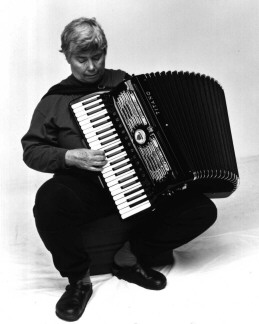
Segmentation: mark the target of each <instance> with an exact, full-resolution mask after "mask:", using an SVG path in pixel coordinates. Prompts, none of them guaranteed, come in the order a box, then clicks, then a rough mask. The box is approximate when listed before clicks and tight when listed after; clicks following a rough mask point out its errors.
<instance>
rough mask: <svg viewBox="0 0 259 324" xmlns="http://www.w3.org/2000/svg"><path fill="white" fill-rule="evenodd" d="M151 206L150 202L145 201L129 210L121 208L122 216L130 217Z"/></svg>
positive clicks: (123, 217)
mask: <svg viewBox="0 0 259 324" xmlns="http://www.w3.org/2000/svg"><path fill="white" fill-rule="evenodd" d="M149 207H151V204H150V202H149V201H145V202H143V203H142V204H140V205H138V206H136V207H135V208H132V209H130V210H129V211H124V210H121V211H120V214H121V218H122V219H125V218H127V217H130V216H132V215H135V214H137V213H139V212H141V211H143V210H145V209H147V208H149Z"/></svg>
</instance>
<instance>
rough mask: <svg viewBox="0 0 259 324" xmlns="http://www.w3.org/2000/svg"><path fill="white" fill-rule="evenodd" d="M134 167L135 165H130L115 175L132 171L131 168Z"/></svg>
mask: <svg viewBox="0 0 259 324" xmlns="http://www.w3.org/2000/svg"><path fill="white" fill-rule="evenodd" d="M132 169H133V167H132V166H130V167H128V168H127V169H123V170H122V171H119V172H116V173H115V174H114V175H115V176H116V177H118V176H119V175H121V174H123V173H125V172H128V171H130V170H132ZM119 182H120V181H119Z"/></svg>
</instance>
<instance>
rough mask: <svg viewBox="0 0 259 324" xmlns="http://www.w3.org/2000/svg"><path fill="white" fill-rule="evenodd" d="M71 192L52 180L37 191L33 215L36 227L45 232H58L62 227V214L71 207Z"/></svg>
mask: <svg viewBox="0 0 259 324" xmlns="http://www.w3.org/2000/svg"><path fill="white" fill-rule="evenodd" d="M71 199H73V195H71V192H70V190H69V189H68V188H67V187H65V186H63V185H61V184H59V183H57V182H55V181H53V179H50V180H48V181H46V182H45V183H44V184H43V185H42V186H41V187H40V188H39V190H38V191H37V193H36V197H35V204H34V207H33V214H34V217H35V221H36V225H37V227H38V228H41V229H43V230H56V229H57V228H58V227H59V226H60V223H61V222H60V220H61V216H62V214H64V212H65V211H68V210H69V205H71Z"/></svg>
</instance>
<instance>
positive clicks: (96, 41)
mask: <svg viewBox="0 0 259 324" xmlns="http://www.w3.org/2000/svg"><path fill="white" fill-rule="evenodd" d="M107 46H108V43H107V39H106V36H105V34H104V31H103V29H102V27H101V25H100V24H99V23H98V22H97V21H96V19H95V18H85V17H81V18H78V19H75V20H72V21H71V22H70V23H69V24H68V25H67V26H66V27H65V29H64V30H63V32H62V34H61V50H60V52H61V53H64V54H65V56H66V58H70V56H71V54H78V53H81V52H85V51H96V50H104V51H105V53H106V50H107Z"/></svg>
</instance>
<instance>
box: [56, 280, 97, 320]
mask: <svg viewBox="0 0 259 324" xmlns="http://www.w3.org/2000/svg"><path fill="white" fill-rule="evenodd" d="M92 293H93V289H92V284H89V285H82V284H73V285H68V286H67V287H66V291H65V292H64V294H63V295H62V296H61V298H60V299H59V301H58V302H57V305H56V315H57V316H58V317H59V318H61V319H63V320H65V321H68V322H73V321H76V320H78V319H79V318H80V317H81V316H82V314H83V312H84V310H85V307H86V304H87V302H88V300H89V299H90V297H91V296H92Z"/></svg>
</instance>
